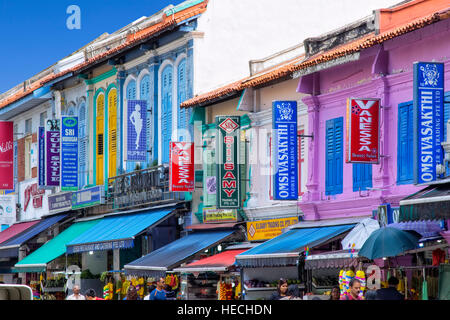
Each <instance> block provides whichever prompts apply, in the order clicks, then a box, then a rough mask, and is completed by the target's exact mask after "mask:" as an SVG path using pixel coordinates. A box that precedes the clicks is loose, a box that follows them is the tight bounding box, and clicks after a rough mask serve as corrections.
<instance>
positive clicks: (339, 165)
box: [334, 117, 344, 194]
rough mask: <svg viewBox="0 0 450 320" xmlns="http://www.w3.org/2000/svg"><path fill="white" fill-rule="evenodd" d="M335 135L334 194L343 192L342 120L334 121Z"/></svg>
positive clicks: (341, 118)
mask: <svg viewBox="0 0 450 320" xmlns="http://www.w3.org/2000/svg"><path fill="white" fill-rule="evenodd" d="M334 134H335V145H336V146H335V148H336V149H335V153H334V155H335V160H334V161H335V163H336V171H335V174H336V180H335V183H336V184H335V194H338V193H342V191H343V175H344V118H343V117H340V118H336V119H334Z"/></svg>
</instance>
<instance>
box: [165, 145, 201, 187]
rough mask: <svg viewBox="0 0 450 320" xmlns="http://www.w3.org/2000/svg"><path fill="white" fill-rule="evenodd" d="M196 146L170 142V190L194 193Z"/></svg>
mask: <svg viewBox="0 0 450 320" xmlns="http://www.w3.org/2000/svg"><path fill="white" fill-rule="evenodd" d="M193 156H194V144H193V143H192V142H170V167H169V190H170V191H179V192H182V191H185V192H192V191H194V187H195V171H194V158H193Z"/></svg>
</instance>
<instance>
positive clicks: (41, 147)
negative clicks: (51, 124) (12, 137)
mask: <svg viewBox="0 0 450 320" xmlns="http://www.w3.org/2000/svg"><path fill="white" fill-rule="evenodd" d="M38 181H39V187H43V186H45V127H39V129H38Z"/></svg>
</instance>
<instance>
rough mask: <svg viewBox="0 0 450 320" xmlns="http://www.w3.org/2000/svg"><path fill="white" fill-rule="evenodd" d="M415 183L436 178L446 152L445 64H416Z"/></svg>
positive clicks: (426, 181)
mask: <svg viewBox="0 0 450 320" xmlns="http://www.w3.org/2000/svg"><path fill="white" fill-rule="evenodd" d="M413 113H414V183H416V184H421V183H430V182H432V181H434V180H436V178H437V173H436V166H437V165H439V164H443V162H444V152H443V149H442V146H441V143H442V141H443V139H444V64H443V63H435V62H416V63H414V112H413Z"/></svg>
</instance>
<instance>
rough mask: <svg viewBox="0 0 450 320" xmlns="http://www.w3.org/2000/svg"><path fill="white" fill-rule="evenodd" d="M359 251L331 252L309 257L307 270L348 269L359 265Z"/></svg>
mask: <svg viewBox="0 0 450 320" xmlns="http://www.w3.org/2000/svg"><path fill="white" fill-rule="evenodd" d="M357 258H358V250H355V251H354V252H352V251H349V250H339V251H331V252H325V253H319V254H313V255H308V257H307V258H306V259H305V269H308V270H313V269H328V268H347V267H352V266H353V267H356V266H357V265H358V260H357Z"/></svg>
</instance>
